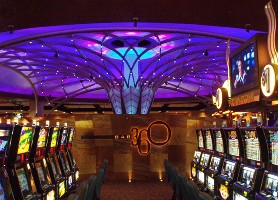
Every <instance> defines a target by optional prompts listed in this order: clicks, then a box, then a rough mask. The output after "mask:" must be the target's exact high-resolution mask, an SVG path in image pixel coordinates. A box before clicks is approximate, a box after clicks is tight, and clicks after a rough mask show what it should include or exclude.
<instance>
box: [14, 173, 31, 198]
mask: <svg viewBox="0 0 278 200" xmlns="http://www.w3.org/2000/svg"><path fill="white" fill-rule="evenodd" d="M16 173H17V177H18V181H19V185H20V189H21V192H22V194H23V196H24V197H26V196H27V195H28V194H29V191H30V188H29V184H28V180H27V177H26V174H25V170H24V168H20V169H17V170H16Z"/></svg>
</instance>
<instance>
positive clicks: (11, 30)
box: [8, 25, 14, 34]
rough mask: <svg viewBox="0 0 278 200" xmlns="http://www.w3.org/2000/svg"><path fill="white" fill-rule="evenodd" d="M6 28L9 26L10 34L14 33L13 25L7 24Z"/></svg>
mask: <svg viewBox="0 0 278 200" xmlns="http://www.w3.org/2000/svg"><path fill="white" fill-rule="evenodd" d="M8 28H9V32H10V34H13V33H14V25H9V26H8Z"/></svg>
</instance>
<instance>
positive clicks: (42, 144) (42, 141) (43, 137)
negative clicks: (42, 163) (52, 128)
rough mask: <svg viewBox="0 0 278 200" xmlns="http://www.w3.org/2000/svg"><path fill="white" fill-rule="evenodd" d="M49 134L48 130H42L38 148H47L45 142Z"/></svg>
mask: <svg viewBox="0 0 278 200" xmlns="http://www.w3.org/2000/svg"><path fill="white" fill-rule="evenodd" d="M47 134H48V130H47V129H44V128H42V129H41V130H40V133H39V139H38V148H42V147H45V141H46V137H47Z"/></svg>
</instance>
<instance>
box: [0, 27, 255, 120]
mask: <svg viewBox="0 0 278 200" xmlns="http://www.w3.org/2000/svg"><path fill="white" fill-rule="evenodd" d="M255 33H256V32H255V31H249V32H246V31H245V29H235V28H224V27H211V26H200V25H184V24H157V23H156V24H154V23H140V24H138V26H137V27H134V26H133V24H132V23H106V24H83V25H68V26H55V27H43V28H32V29H25V30H18V31H15V32H14V33H13V34H9V33H2V34H0V42H1V43H0V66H1V69H0V71H2V72H1V73H4V72H5V73H11V74H12V73H15V72H16V73H17V74H19V75H20V76H21V77H23V80H26V82H27V83H29V85H30V88H32V89H33V94H34V96H35V98H36V99H38V97H44V98H45V100H46V103H47V104H49V105H55V106H59V105H61V104H62V103H64V102H65V101H68V100H69V99H72V98H77V99H104V100H108V99H109V101H110V102H111V104H112V106H113V110H114V112H115V113H117V114H122V113H127V114H135V113H141V114H146V113H148V112H149V110H150V107H151V104H152V101H153V100H154V99H163V98H165V99H175V98H183V99H184V101H187V100H188V99H191V100H192V99H195V100H196V101H201V102H209V101H210V100H211V94H213V93H215V92H216V89H217V88H218V87H219V86H221V85H222V84H223V82H224V81H225V80H226V78H227V73H228V69H227V64H226V51H227V48H229V49H228V50H229V51H233V50H234V49H236V48H237V47H239V46H240V45H241V43H242V42H244V41H245V40H247V39H249V38H250V37H252V36H253V35H254V34H255ZM227 41H229V42H228V43H229V45H227ZM0 81H1V82H3V80H0ZM6 82H7V81H6ZM13 82H17V80H13V79H12V78H11V79H10V84H13ZM17 85H19V84H17ZM22 85H24V84H22ZM17 87H20V86H17ZM24 87H26V86H24ZM5 88H6V89H5V92H11V93H13V92H15V91H13V88H12V89H11V90H10V91H7V90H9V89H8V88H9V87H5ZM0 90H2V89H1V87H0ZM25 91H26V92H30V90H25V89H24V90H21V91H20V92H19V91H16V92H17V93H20V94H25ZM53 109H54V108H53Z"/></svg>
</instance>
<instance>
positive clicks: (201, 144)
mask: <svg viewBox="0 0 278 200" xmlns="http://www.w3.org/2000/svg"><path fill="white" fill-rule="evenodd" d="M196 133H197V139H198V149H199V150H204V148H205V143H204V137H203V133H202V130H196Z"/></svg>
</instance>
